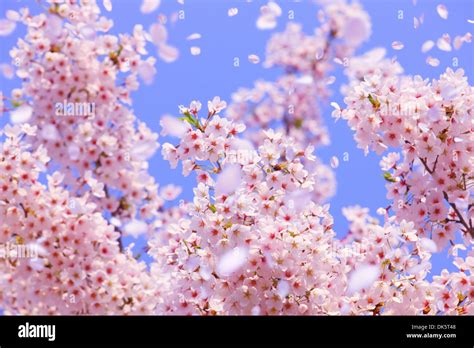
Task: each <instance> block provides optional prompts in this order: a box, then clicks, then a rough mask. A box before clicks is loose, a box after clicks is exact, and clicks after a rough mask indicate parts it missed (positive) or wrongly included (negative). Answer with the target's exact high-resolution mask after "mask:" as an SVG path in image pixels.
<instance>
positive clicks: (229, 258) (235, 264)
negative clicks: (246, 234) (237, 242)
mask: <svg viewBox="0 0 474 348" xmlns="http://www.w3.org/2000/svg"><path fill="white" fill-rule="evenodd" d="M247 255H248V250H247V249H246V248H243V247H235V248H234V249H232V250H230V251H228V252H226V253H225V254H224V255H222V256H221V258H220V260H219V262H218V264H217V269H216V271H217V274H218V275H220V276H223V277H225V276H229V275H231V274H232V273H234V272H235V271H237V270H239V268H241V267H242V266H243V265H244V264H245V262H246V261H247Z"/></svg>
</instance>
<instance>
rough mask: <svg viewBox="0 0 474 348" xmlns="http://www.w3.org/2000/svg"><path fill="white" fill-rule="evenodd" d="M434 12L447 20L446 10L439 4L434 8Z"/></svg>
mask: <svg viewBox="0 0 474 348" xmlns="http://www.w3.org/2000/svg"><path fill="white" fill-rule="evenodd" d="M436 11H437V12H438V14H439V16H440V17H441V18H443V19H448V14H449V13H448V9H447V7H446V6H445V5H443V4H439V5H438V6H436Z"/></svg>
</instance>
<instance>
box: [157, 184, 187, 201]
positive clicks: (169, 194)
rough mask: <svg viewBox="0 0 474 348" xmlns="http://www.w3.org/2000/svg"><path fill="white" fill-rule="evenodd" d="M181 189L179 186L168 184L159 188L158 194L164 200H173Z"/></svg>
mask: <svg viewBox="0 0 474 348" xmlns="http://www.w3.org/2000/svg"><path fill="white" fill-rule="evenodd" d="M182 191H183V189H182V188H181V187H180V186H176V185H173V184H169V185H166V186H164V187H163V188H162V189H161V190H160V196H161V197H162V198H163V199H164V200H165V201H174V200H175V199H176V198H177V197H178V196H179V195H180V194H181V192H182Z"/></svg>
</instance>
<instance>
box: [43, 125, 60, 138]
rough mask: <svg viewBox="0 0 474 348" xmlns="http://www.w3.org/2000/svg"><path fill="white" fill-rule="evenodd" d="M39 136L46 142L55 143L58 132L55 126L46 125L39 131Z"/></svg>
mask: <svg viewBox="0 0 474 348" xmlns="http://www.w3.org/2000/svg"><path fill="white" fill-rule="evenodd" d="M41 136H42V137H43V138H44V139H46V140H50V141H55V140H57V139H59V132H58V130H57V128H56V126H54V125H52V124H47V125H45V126H44V127H43V129H42V130H41Z"/></svg>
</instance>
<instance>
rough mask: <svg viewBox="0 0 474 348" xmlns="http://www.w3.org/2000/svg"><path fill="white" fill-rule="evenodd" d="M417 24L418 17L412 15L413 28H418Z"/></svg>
mask: <svg viewBox="0 0 474 348" xmlns="http://www.w3.org/2000/svg"><path fill="white" fill-rule="evenodd" d="M419 26H420V21H419V20H418V18H416V17H413V28H415V29H418V27H419Z"/></svg>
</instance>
